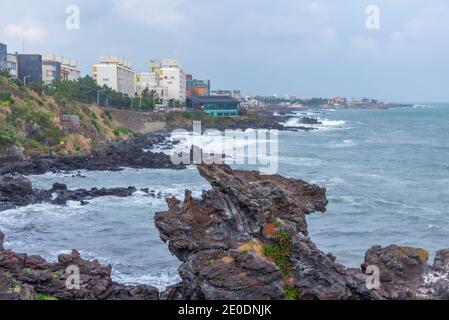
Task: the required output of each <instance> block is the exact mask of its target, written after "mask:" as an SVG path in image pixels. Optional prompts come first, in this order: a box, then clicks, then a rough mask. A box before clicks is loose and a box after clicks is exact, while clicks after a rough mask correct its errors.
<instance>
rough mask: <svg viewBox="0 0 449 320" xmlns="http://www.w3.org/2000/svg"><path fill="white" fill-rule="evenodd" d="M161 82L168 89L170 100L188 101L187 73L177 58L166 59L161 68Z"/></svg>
mask: <svg viewBox="0 0 449 320" xmlns="http://www.w3.org/2000/svg"><path fill="white" fill-rule="evenodd" d="M159 81H160V82H159V84H160V86H162V87H166V88H167V89H168V92H167V97H168V99H169V100H172V99H174V100H179V101H182V102H185V101H186V75H185V73H184V71H183V70H182V67H181V64H180V63H179V62H178V60H176V59H165V60H164V61H163V63H162V67H161V68H160V69H159Z"/></svg>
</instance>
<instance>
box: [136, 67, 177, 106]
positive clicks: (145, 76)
mask: <svg viewBox="0 0 449 320" xmlns="http://www.w3.org/2000/svg"><path fill="white" fill-rule="evenodd" d="M145 89H148V90H149V91H154V92H156V94H157V95H158V96H159V98H161V99H162V101H163V102H164V103H165V102H167V101H168V100H169V99H168V88H167V87H164V86H161V85H160V84H159V72H139V73H137V75H136V92H137V94H138V95H140V94H142V92H143V91H144V90H145Z"/></svg>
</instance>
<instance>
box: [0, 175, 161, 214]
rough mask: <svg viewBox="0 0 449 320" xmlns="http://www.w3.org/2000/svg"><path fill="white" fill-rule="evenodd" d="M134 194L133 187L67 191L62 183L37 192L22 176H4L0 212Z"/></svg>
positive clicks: (154, 195) (151, 194)
mask: <svg viewBox="0 0 449 320" xmlns="http://www.w3.org/2000/svg"><path fill="white" fill-rule="evenodd" d="M140 191H142V192H143V193H144V194H145V195H146V196H148V197H151V198H159V199H160V198H163V197H164V196H165V197H166V196H168V194H162V193H160V192H156V191H155V190H150V189H149V188H145V189H142V190H140ZM135 192H137V189H136V188H135V187H128V188H101V189H99V188H91V189H90V190H87V189H77V190H69V189H68V188H67V185H65V184H62V183H55V184H53V186H52V188H51V189H49V190H39V189H33V187H32V184H31V182H30V180H29V179H28V178H26V177H24V176H22V175H18V174H5V175H3V176H0V212H1V211H4V210H9V209H13V208H16V207H23V206H28V205H32V204H38V203H50V204H54V205H66V204H67V202H68V201H78V202H80V203H81V204H82V205H87V204H88V200H92V199H94V198H99V197H106V196H114V197H121V198H125V197H130V196H132V195H133V194H134V193H135Z"/></svg>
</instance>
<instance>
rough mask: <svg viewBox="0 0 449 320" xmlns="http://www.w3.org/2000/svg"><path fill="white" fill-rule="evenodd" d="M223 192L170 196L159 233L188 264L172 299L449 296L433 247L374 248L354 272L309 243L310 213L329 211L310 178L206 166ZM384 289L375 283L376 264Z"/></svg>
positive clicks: (442, 255)
mask: <svg viewBox="0 0 449 320" xmlns="http://www.w3.org/2000/svg"><path fill="white" fill-rule="evenodd" d="M199 171H200V173H201V175H202V176H203V177H204V178H206V179H207V180H208V181H209V182H210V183H211V185H212V187H213V189H212V190H210V191H205V192H203V195H202V198H201V199H193V198H192V196H191V192H190V191H186V195H185V199H184V201H183V202H181V201H179V200H177V199H176V198H171V199H168V200H167V202H168V206H169V210H168V211H166V212H160V213H157V214H156V216H155V223H156V227H157V228H158V230H159V232H160V235H161V239H162V240H163V241H165V242H167V243H168V247H169V249H170V251H171V252H172V253H173V254H174V255H175V256H176V257H178V258H179V260H181V261H182V262H183V263H182V265H181V267H180V268H179V274H180V276H181V278H182V283H180V284H177V285H175V286H172V287H169V288H168V289H167V290H166V292H165V293H163V294H162V295H161V297H162V298H164V299H223V300H226V299H282V298H284V297H285V298H289V299H314V300H315V299H319V300H331V299H332V300H334V299H339V300H348V299H351V300H352V299H357V300H358V299H442V298H447V297H449V294H448V292H449V280H448V270H449V253H448V252H449V251H448V250H442V251H439V252H438V254H437V257H436V259H435V264H434V266H433V267H431V266H429V265H427V259H428V253H427V252H426V251H425V250H423V249H416V248H409V247H399V246H390V247H386V248H382V247H373V248H372V249H370V250H368V252H367V254H366V259H365V262H364V263H363V265H362V267H361V269H348V268H346V267H344V266H342V265H340V264H338V263H337V262H336V259H335V257H334V256H332V255H331V254H325V253H324V252H322V251H320V250H319V249H318V248H317V247H316V246H315V244H314V243H313V242H312V241H311V239H310V238H308V231H307V222H306V216H307V215H308V214H311V213H313V212H315V211H320V212H325V210H326V208H325V207H326V204H327V200H326V196H325V189H323V188H320V187H318V186H316V185H310V184H308V183H306V182H303V181H301V180H294V179H286V178H283V177H280V176H262V175H260V174H259V173H257V172H247V171H237V170H231V169H230V168H229V167H227V166H218V165H214V166H203V165H202V166H199ZM371 266H376V267H378V268H379V270H380V288H374V289H372V288H371V287H368V286H367V279H368V275H367V274H365V272H366V270H367V268H368V267H371Z"/></svg>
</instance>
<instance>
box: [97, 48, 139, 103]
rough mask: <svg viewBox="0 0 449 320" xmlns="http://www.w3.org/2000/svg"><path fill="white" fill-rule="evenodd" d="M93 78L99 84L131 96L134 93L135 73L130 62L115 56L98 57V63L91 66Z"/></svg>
mask: <svg viewBox="0 0 449 320" xmlns="http://www.w3.org/2000/svg"><path fill="white" fill-rule="evenodd" d="M92 75H93V78H94V79H95V80H96V81H97V84H98V85H99V86H104V85H106V86H107V87H109V88H111V89H112V90H115V91H117V92H120V93H123V94H126V95H128V96H129V97H133V96H134V95H135V93H136V83H135V80H136V78H135V73H134V70H133V69H132V67H131V64H130V63H129V62H128V61H126V60H125V59H123V58H121V57H117V56H103V57H100V63H99V64H96V65H94V66H93V69H92Z"/></svg>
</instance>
